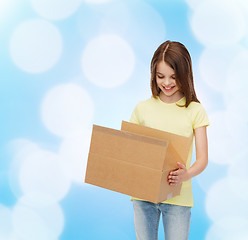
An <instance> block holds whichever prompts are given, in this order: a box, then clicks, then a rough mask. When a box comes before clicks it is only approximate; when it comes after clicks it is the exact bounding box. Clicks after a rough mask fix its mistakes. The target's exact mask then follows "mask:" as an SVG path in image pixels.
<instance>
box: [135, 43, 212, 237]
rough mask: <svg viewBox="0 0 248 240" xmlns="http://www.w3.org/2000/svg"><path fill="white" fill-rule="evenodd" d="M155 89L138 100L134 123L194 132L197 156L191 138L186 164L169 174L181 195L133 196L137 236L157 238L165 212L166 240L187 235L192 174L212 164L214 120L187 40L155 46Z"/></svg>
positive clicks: (191, 199) (187, 135)
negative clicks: (200, 94) (197, 84)
mask: <svg viewBox="0 0 248 240" xmlns="http://www.w3.org/2000/svg"><path fill="white" fill-rule="evenodd" d="M151 90H152V97H151V98H149V99H147V100H145V101H141V102H139V103H138V104H137V105H136V107H135V109H134V111H133V113H132V116H131V118H130V122H133V123H136V124H140V125H144V126H148V127H152V128H156V129H160V130H163V131H167V132H171V133H175V134H178V135H182V136H186V137H192V136H193V135H194V136H195V149H196V161H195V163H194V164H193V165H192V166H190V165H191V158H192V148H193V140H192V144H191V148H190V151H189V155H188V159H187V163H186V166H185V165H183V164H182V163H180V162H178V163H177V165H178V169H177V170H175V171H171V172H170V174H169V175H168V182H169V184H170V185H177V184H180V183H182V188H181V193H180V195H179V196H176V197H173V198H171V199H169V200H166V201H164V202H161V203H158V204H154V203H151V202H148V201H145V200H143V199H137V198H132V200H133V206H134V224H135V232H136V238H137V240H157V239H158V224H159V219H160V214H161V213H162V218H163V225H164V233H165V239H166V240H186V239H188V236H189V228H190V217H191V207H192V206H193V197H192V187H191V178H192V177H195V176H196V175H198V174H200V173H201V172H202V171H203V170H204V169H205V168H206V166H207V163H208V146H207V133H206V126H208V125H209V121H208V116H207V114H206V112H205V110H204V108H203V107H202V105H201V104H200V102H199V100H198V99H197V96H196V93H195V89H194V83H193V73H192V64H191V58H190V55H189V52H188V51H187V49H186V48H185V46H184V45H183V44H181V43H179V42H172V41H166V42H164V43H163V44H161V45H160V46H159V47H158V49H157V50H156V51H155V53H154V55H153V58H152V61H151ZM192 139H193V138H192Z"/></svg>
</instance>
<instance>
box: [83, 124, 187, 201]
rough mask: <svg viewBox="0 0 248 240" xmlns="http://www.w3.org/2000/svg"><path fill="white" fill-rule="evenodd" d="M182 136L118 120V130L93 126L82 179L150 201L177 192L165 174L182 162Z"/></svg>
mask: <svg viewBox="0 0 248 240" xmlns="http://www.w3.org/2000/svg"><path fill="white" fill-rule="evenodd" d="M189 147H190V140H189V139H188V138H186V137H182V136H179V135H175V134H171V133H167V132H164V131H160V130H156V129H153V128H148V127H144V126H140V125H137V124H133V123H129V122H125V121H123V122H122V130H121V131H120V130H115V129H111V128H106V127H101V126H97V125H93V131H92V138H91V145H90V151H89V156H88V163H87V169H86V177H85V182H86V183H90V184H93V185H96V186H99V187H103V188H106V189H110V190H113V191H116V192H120V193H124V194H127V195H130V196H133V197H137V198H141V199H144V200H147V201H151V202H154V203H158V202H162V201H164V200H166V199H169V198H171V197H173V196H176V195H178V194H180V189H181V186H179V185H178V186H170V185H169V184H168V181H167V176H168V174H169V172H170V171H171V170H172V169H175V168H177V165H176V163H177V162H178V161H179V162H182V163H184V164H185V163H186V160H187V156H188V150H189Z"/></svg>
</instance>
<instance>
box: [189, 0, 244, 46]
mask: <svg viewBox="0 0 248 240" xmlns="http://www.w3.org/2000/svg"><path fill="white" fill-rule="evenodd" d="M191 27H192V30H193V33H194V34H195V36H196V38H197V39H198V40H199V41H200V42H201V43H202V44H204V45H205V46H227V45H231V44H234V43H237V42H239V41H240V40H241V39H242V37H243V36H244V34H245V30H246V21H245V17H244V14H243V12H242V9H241V8H240V7H239V6H238V5H237V4H236V3H235V2H234V1H233V2H232V1H224V0H218V1H216V0H209V1H202V3H201V4H200V5H199V6H198V7H197V8H196V9H195V11H194V13H193V16H192V19H191Z"/></svg>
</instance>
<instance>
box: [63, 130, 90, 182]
mask: <svg viewBox="0 0 248 240" xmlns="http://www.w3.org/2000/svg"><path fill="white" fill-rule="evenodd" d="M90 139H91V131H89V130H85V132H84V133H83V134H78V135H73V136H68V137H66V138H64V140H63V142H62V144H61V145H60V149H59V155H60V160H61V161H60V164H61V166H62V168H63V169H64V171H65V173H66V174H67V176H68V177H69V178H70V179H71V180H72V181H74V182H77V183H83V182H84V178H85V171H86V165H87V159H88V153H89V147H90Z"/></svg>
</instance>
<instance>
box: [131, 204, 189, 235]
mask: <svg viewBox="0 0 248 240" xmlns="http://www.w3.org/2000/svg"><path fill="white" fill-rule="evenodd" d="M133 207H134V225H135V233H136V239H137V240H157V239H158V225H159V219H160V214H161V212H162V217H163V225H164V234H165V239H166V240H187V239H188V237H189V228H190V218H191V207H184V206H178V205H171V204H166V203H157V204H155V203H152V202H147V201H141V200H133Z"/></svg>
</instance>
